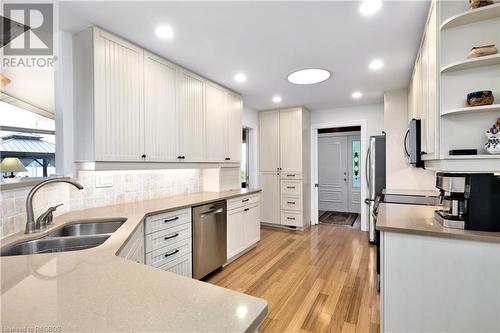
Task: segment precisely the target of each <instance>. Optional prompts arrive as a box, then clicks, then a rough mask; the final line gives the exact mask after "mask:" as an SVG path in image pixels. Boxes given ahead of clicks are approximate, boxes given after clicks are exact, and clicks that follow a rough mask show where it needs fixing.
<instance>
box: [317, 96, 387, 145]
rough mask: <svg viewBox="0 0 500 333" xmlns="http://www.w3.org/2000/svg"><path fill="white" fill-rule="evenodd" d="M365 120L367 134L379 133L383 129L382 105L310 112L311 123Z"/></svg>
mask: <svg viewBox="0 0 500 333" xmlns="http://www.w3.org/2000/svg"><path fill="white" fill-rule="evenodd" d="M357 120H363V121H365V122H366V130H367V136H368V137H370V136H371V135H380V134H381V133H382V131H383V130H384V105H383V104H373V105H362V106H355V107H344V108H337V109H327V110H317V111H312V112H311V124H314V125H316V124H323V123H333V122H335V123H350V122H353V121H357Z"/></svg>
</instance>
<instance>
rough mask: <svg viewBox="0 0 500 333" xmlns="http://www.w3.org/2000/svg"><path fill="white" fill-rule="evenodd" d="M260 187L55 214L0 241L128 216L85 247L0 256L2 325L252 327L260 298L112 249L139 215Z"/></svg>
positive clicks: (261, 310) (262, 308)
mask: <svg viewBox="0 0 500 333" xmlns="http://www.w3.org/2000/svg"><path fill="white" fill-rule="evenodd" d="M259 191H260V190H241V191H228V192H221V193H212V192H202V193H194V194H187V195H181V196H174V197H167V198H162V199H154V200H147V201H138V202H131V203H124V204H119V205H113V206H106V207H98V208H92V209H86V210H81V211H74V212H69V213H66V214H63V215H61V216H58V217H56V218H55V219H54V225H53V226H51V227H50V228H48V229H46V230H45V231H44V232H43V233H37V234H32V235H24V234H22V233H19V234H16V235H12V236H9V237H7V238H5V239H2V247H4V246H8V245H10V244H15V243H17V242H20V241H24V240H27V239H37V238H40V237H42V236H44V235H45V234H47V233H49V232H50V231H52V230H54V229H56V228H58V227H61V226H62V225H65V224H68V223H71V222H74V221H78V220H83V219H101V218H106V219H110V218H124V219H126V220H127V221H126V222H125V223H124V224H123V225H122V226H121V227H120V228H119V229H118V230H117V231H116V232H114V233H113V234H112V235H111V237H110V238H109V239H108V240H106V242H104V243H103V244H102V245H100V246H97V247H94V248H91V249H87V250H81V251H73V252H61V253H51V254H36V255H25V256H11V257H1V258H0V265H1V273H2V275H1V318H2V323H1V326H2V330H3V331H5V330H11V331H14V330H19V329H24V328H26V329H28V331H29V329H31V328H33V329H35V328H43V329H52V332H84V331H85V332H91V331H93V332H118V331H121V332H138V331H140V332H253V331H256V330H257V329H258V327H259V325H260V323H261V322H262V321H263V320H264V318H265V316H266V314H267V302H266V301H265V300H263V299H259V298H255V297H252V296H249V295H245V294H242V293H239V292H235V291H231V290H228V289H224V288H221V287H218V286H214V285H211V284H208V283H205V282H201V281H197V280H193V279H190V278H186V277H183V276H179V275H176V274H173V273H170V272H166V271H162V270H160V269H157V268H154V267H151V266H147V265H143V264H138V263H135V262H133V261H130V260H127V259H124V258H121V257H118V256H117V253H118V252H119V251H120V249H121V248H122V246H123V245H124V244H125V243H126V241H127V240H128V238H129V237H130V236H131V235H132V233H133V232H134V230H135V229H136V228H137V227H138V226H139V225H140V224H141V223H142V222H143V221H144V219H145V217H146V216H149V215H154V214H159V213H163V212H167V211H171V210H176V209H181V208H188V207H192V206H196V205H201V204H205V203H209V202H214V201H217V200H225V199H230V198H235V197H238V196H242V195H247V194H255V193H258V192H259ZM45 331H46V332H49V331H47V330H45ZM45 331H44V332H45Z"/></svg>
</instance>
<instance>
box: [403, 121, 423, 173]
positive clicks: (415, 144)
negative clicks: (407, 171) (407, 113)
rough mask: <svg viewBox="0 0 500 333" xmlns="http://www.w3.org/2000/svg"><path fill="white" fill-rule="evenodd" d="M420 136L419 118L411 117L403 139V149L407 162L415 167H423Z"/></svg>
mask: <svg viewBox="0 0 500 333" xmlns="http://www.w3.org/2000/svg"><path fill="white" fill-rule="evenodd" d="M421 136H422V131H421V120H420V119H412V120H411V121H410V124H409V125H408V129H407V130H406V133H405V136H404V139H403V149H404V153H405V155H406V159H407V160H408V163H410V164H411V165H413V166H415V167H417V168H421V167H424V161H422V154H423V153H422V141H421V140H422V138H421Z"/></svg>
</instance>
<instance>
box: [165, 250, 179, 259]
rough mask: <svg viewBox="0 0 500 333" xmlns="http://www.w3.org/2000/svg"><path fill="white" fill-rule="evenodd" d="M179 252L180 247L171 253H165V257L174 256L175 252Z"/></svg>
mask: <svg viewBox="0 0 500 333" xmlns="http://www.w3.org/2000/svg"><path fill="white" fill-rule="evenodd" d="M177 252H179V249H177V250H175V251H172V252H169V253H165V258H166V257H170V256H173V255H174V254H176V253H177Z"/></svg>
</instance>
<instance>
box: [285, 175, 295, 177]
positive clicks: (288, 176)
mask: <svg viewBox="0 0 500 333" xmlns="http://www.w3.org/2000/svg"><path fill="white" fill-rule="evenodd" d="M286 176H287V177H294V176H295V175H286Z"/></svg>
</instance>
